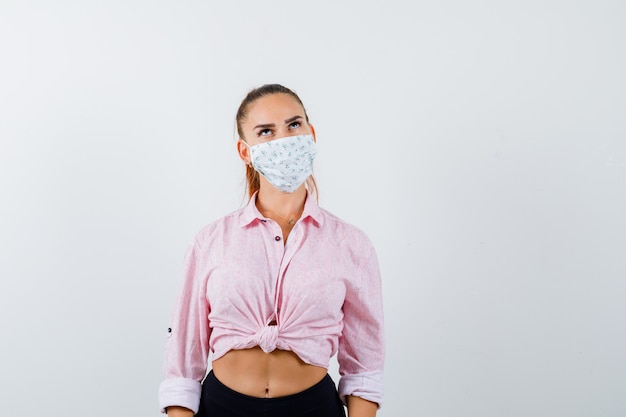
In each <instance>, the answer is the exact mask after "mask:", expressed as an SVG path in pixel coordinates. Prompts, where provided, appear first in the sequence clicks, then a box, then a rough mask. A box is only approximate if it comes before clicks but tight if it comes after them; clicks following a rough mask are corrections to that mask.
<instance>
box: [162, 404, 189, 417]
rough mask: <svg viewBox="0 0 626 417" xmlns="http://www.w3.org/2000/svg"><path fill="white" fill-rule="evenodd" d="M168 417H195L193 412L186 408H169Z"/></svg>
mask: <svg viewBox="0 0 626 417" xmlns="http://www.w3.org/2000/svg"><path fill="white" fill-rule="evenodd" d="M167 416H168V417H193V411H191V410H190V409H188V408H185V407H178V406H172V407H167Z"/></svg>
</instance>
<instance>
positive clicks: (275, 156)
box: [242, 135, 317, 193]
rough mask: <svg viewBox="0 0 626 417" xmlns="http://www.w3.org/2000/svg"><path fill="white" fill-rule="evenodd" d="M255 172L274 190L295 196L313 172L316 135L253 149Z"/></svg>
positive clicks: (270, 142)
mask: <svg viewBox="0 0 626 417" xmlns="http://www.w3.org/2000/svg"><path fill="white" fill-rule="evenodd" d="M242 142H243V143H245V144H246V145H247V146H248V148H250V159H251V162H252V166H253V167H254V169H255V170H256V171H257V172H258V173H259V174H261V175H263V176H264V177H265V178H266V179H267V180H268V181H269V182H270V183H271V184H272V185H273V186H274V187H276V188H278V189H279V190H280V191H284V192H286V193H293V192H294V191H296V189H297V188H298V187H299V186H300V185H302V183H303V182H304V181H306V179H307V178H309V176H310V175H311V173H312V172H313V160H314V159H315V155H316V154H317V150H316V148H315V141H314V140H313V135H298V136H289V137H286V138H280V139H275V140H271V141H268V142H263V143H259V144H258V145H254V146H250V145H248V144H247V143H246V142H245V141H242Z"/></svg>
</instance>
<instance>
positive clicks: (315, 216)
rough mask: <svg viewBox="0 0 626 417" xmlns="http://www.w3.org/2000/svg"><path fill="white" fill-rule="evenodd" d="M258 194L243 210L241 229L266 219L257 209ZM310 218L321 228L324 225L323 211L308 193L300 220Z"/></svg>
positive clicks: (255, 194)
mask: <svg viewBox="0 0 626 417" xmlns="http://www.w3.org/2000/svg"><path fill="white" fill-rule="evenodd" d="M257 194H258V191H257V192H255V193H254V194H252V197H250V201H248V204H247V205H246V206H245V207H244V208H243V209H242V211H241V216H240V217H239V226H240V227H246V226H248V225H249V224H250V223H252V222H253V221H255V220H260V221H263V220H265V219H266V218H265V217H263V215H262V214H261V212H260V211H259V209H258V208H257V207H256V198H257ZM309 217H310V218H311V219H312V220H313V221H315V222H316V223H317V224H318V225H320V226H321V225H322V224H323V223H324V217H323V213H322V210H321V209H320V207H319V206H318V205H317V202H316V201H315V199H314V198H313V196H312V195H311V194H310V193H309V192H308V191H307V194H306V200H305V201H304V210H303V211H302V216H300V220H305V219H307V218H309Z"/></svg>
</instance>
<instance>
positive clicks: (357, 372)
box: [337, 246, 385, 407]
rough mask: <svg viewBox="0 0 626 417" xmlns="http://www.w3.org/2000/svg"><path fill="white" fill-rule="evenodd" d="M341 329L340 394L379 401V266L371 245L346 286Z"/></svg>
mask: <svg viewBox="0 0 626 417" xmlns="http://www.w3.org/2000/svg"><path fill="white" fill-rule="evenodd" d="M343 314H344V317H343V324H344V325H343V332H342V335H341V338H340V339H339V349H338V354H337V359H338V361H339V374H340V375H341V378H340V380H339V387H338V390H339V396H340V397H341V400H342V401H343V402H344V404H345V403H346V399H345V397H346V396H348V395H354V396H357V397H361V398H363V399H366V400H368V401H372V402H375V403H377V404H378V406H379V407H380V406H381V404H382V401H383V366H384V359H385V337H384V328H383V302H382V283H381V278H380V268H379V265H378V259H377V257H376V253H375V251H374V248H373V247H371V246H370V248H369V251H368V254H367V256H366V257H365V258H364V259H363V260H362V262H361V264H360V265H359V268H358V274H357V275H356V276H355V279H354V280H353V283H352V284H351V285H349V286H348V288H347V290H346V298H345V301H344V305H343Z"/></svg>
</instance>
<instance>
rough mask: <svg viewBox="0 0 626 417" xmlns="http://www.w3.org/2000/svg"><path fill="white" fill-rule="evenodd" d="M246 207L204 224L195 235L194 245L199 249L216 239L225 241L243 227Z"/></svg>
mask: <svg viewBox="0 0 626 417" xmlns="http://www.w3.org/2000/svg"><path fill="white" fill-rule="evenodd" d="M244 208H245V207H242V208H240V209H237V210H235V211H233V212H231V213H229V214H227V215H225V216H223V217H221V218H219V219H217V220H213V221H212V222H210V223H207V224H206V225H204V226H203V227H202V228H201V229H200V230H199V231H198V232H197V233H196V234H195V236H194V238H193V246H194V247H195V248H196V249H197V250H202V249H206V248H207V247H210V246H211V245H212V244H213V243H214V242H216V241H223V240H224V239H226V238H228V236H232V235H233V234H234V233H236V232H237V230H240V229H241V228H242V218H241V216H242V213H243V211H244Z"/></svg>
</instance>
